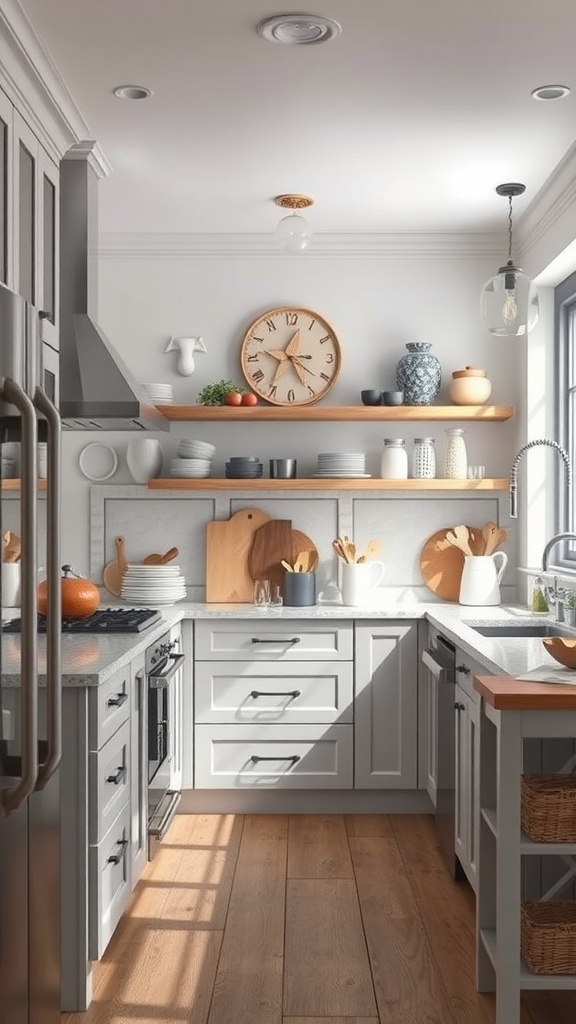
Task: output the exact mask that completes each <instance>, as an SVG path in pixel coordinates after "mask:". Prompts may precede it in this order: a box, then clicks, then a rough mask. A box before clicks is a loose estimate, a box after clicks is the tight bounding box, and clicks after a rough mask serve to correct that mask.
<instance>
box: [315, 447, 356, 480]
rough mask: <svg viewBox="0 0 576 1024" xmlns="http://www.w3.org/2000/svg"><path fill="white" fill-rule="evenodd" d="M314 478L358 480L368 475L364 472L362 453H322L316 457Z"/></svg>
mask: <svg viewBox="0 0 576 1024" xmlns="http://www.w3.org/2000/svg"><path fill="white" fill-rule="evenodd" d="M314 476H315V477H332V478H339V477H342V478H343V479H345V478H347V479H350V480H359V479H362V478H364V477H369V476H370V473H367V472H366V456H365V455H364V453H363V452H361V453H358V452H323V453H322V454H321V455H319V456H318V472H317V473H314Z"/></svg>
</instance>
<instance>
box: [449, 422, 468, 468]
mask: <svg viewBox="0 0 576 1024" xmlns="http://www.w3.org/2000/svg"><path fill="white" fill-rule="evenodd" d="M446 438H447V440H446V454H445V456H444V477H445V479H447V480H466V478H467V476H468V455H467V452H466V442H465V440H464V430H463V428H462V427H450V428H449V429H448V430H446Z"/></svg>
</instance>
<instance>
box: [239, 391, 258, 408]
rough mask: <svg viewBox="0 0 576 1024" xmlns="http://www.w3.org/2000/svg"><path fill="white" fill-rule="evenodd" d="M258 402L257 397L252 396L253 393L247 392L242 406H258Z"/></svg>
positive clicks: (243, 396)
mask: <svg viewBox="0 0 576 1024" xmlns="http://www.w3.org/2000/svg"><path fill="white" fill-rule="evenodd" d="M257 402H258V399H257V397H256V395H254V394H252V392H251V391H247V392H246V394H245V395H242V405H256V404H257Z"/></svg>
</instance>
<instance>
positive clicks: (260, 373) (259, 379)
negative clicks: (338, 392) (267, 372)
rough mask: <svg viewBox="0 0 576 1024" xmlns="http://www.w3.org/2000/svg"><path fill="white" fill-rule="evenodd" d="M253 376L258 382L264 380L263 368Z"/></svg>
mask: <svg viewBox="0 0 576 1024" xmlns="http://www.w3.org/2000/svg"><path fill="white" fill-rule="evenodd" d="M251 377H252V380H253V381H255V382H256V384H259V383H260V381H261V380H264V374H263V372H262V370H256V373H253V374H251ZM326 379H328V378H326Z"/></svg>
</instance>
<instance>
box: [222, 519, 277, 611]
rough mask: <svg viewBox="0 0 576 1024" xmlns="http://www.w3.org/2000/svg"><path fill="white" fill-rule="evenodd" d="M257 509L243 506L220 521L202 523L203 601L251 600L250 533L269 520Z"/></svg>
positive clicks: (235, 601)
mask: <svg viewBox="0 0 576 1024" xmlns="http://www.w3.org/2000/svg"><path fill="white" fill-rule="evenodd" d="M270 518H271V517H270V516H269V515H268V513H267V512H263V511H262V510H261V509H259V508H243V509H241V510H240V511H239V512H235V513H234V515H233V516H231V517H230V519H227V520H225V521H224V522H219V521H214V522H211V523H208V524H207V526H206V602H207V603H208V604H214V603H215V602H224V603H225V604H240V603H242V604H247V603H251V602H252V598H253V589H254V588H253V582H252V577H251V576H250V573H249V572H248V553H249V551H250V548H251V545H252V538H253V536H254V532H255V531H256V530H257V529H258V528H259V527H261V526H263V525H264V523H267V522H268V521H269V520H270Z"/></svg>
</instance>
